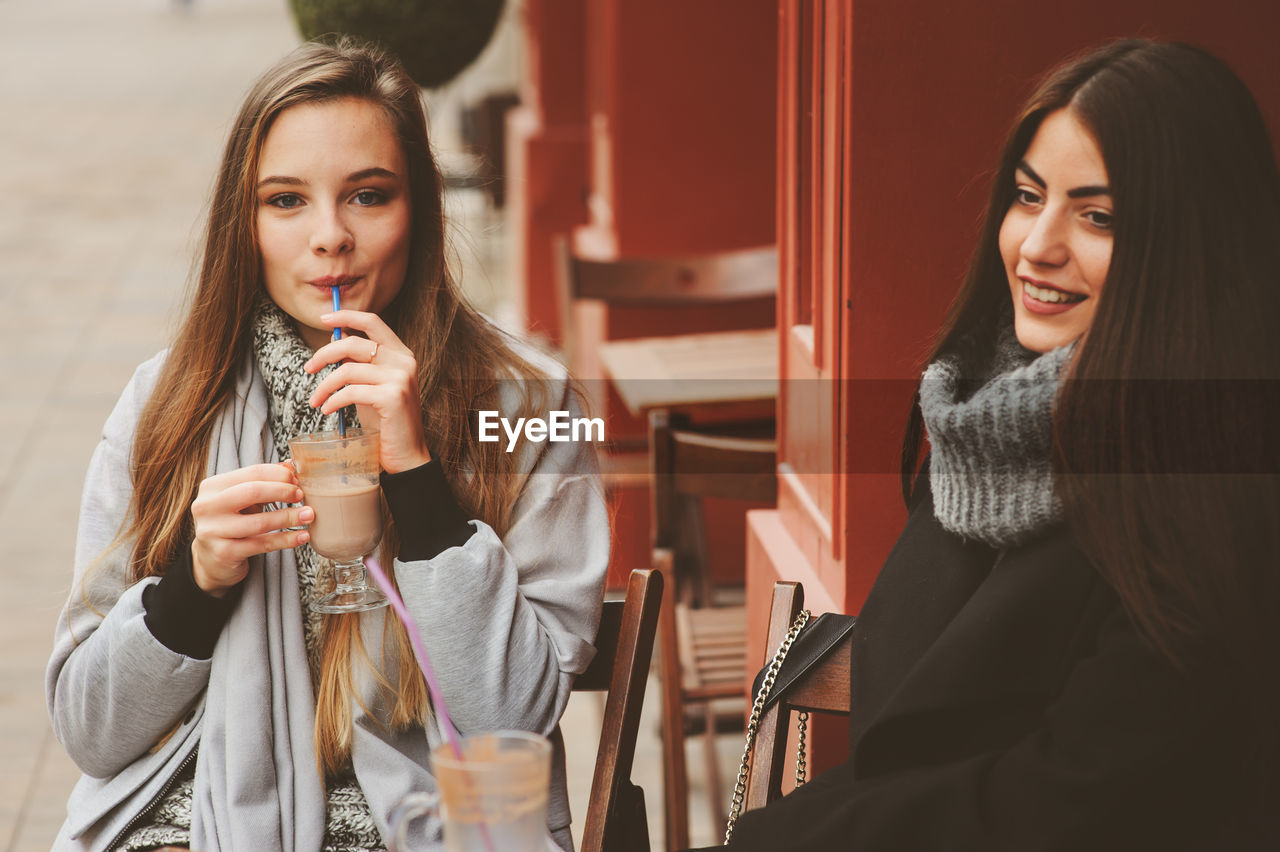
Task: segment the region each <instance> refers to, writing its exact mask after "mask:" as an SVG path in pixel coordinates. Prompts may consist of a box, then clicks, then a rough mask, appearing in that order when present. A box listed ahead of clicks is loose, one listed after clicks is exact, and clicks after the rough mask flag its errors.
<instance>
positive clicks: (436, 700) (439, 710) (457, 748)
mask: <svg viewBox="0 0 1280 852" xmlns="http://www.w3.org/2000/svg"><path fill="white" fill-rule="evenodd" d="M334 292H335V293H336V292H337V289H336V288H335V290H334ZM364 565H365V567H366V568H368V569H369V573H370V574H371V575H372V576H373V582H374V583H376V584H377V586H378V588H379V589H381V590H382V593H383V594H384V595H386V596H387V601H388V602H389V603H390V604H391V608H392V609H393V610H395V613H396V615H397V616H398V617H399V619H400V621H401V623H403V624H404V628H405V632H406V633H408V634H409V644H410V645H412V646H413V650H414V652H415V653H416V654H417V655H418V668H420V669H422V676H423V677H424V678H426V680H427V691H428V692H430V693H431V703H432V704H433V705H435V709H436V714H437V717H438V718H439V721H440V727H441V728H443V729H444V736H445V739H446V740H448V741H449V747H450V748H451V749H452V750H453V756H454V757H456V758H457V759H458V760H465V758H464V757H463V756H462V741H461V740H460V739H458V731H457V729H456V728H454V727H453V720H452V719H450V718H449V711H448V709H446V708H445V706H444V695H443V694H442V693H441V692H440V684H439V683H438V682H437V681H436V673H435V670H434V669H432V668H431V658H430V657H428V656H427V649H426V647H425V646H423V644H422V637H421V636H420V635H419V634H418V625H417V624H416V623H414V620H413V616H412V615H410V614H409V608H408V607H406V606H405V605H404V600H403V599H402V598H401V597H400V593H399V592H397V591H396V587H395V586H393V585H391V581H390V580H388V579H387V575H386V574H384V573H383V571H382V566H380V565H379V564H378V560H376V559H374V558H373V557H372V556H368V557H365V560H364ZM480 832H481V835H482V836H483V838H484V845H485V848H486V849H488V850H489V852H494V846H493V838H491V837H490V836H489V826H488V825H487V824H486V823H481V824H480Z"/></svg>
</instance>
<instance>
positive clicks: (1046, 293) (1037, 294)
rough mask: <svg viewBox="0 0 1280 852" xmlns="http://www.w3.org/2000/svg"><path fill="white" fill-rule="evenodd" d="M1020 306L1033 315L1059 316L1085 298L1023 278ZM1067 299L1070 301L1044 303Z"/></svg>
mask: <svg viewBox="0 0 1280 852" xmlns="http://www.w3.org/2000/svg"><path fill="white" fill-rule="evenodd" d="M1021 281H1022V306H1023V307H1024V308H1026V309H1027V310H1028V311H1030V312H1031V313H1033V314H1042V315H1047V314H1061V313H1065V312H1066V311H1069V310H1071V309H1072V308H1074V307H1075V306H1076V305H1078V304H1080V303H1081V302H1083V301H1084V300H1085V298H1086V297H1085V296H1080V295H1078V294H1075V293H1068V292H1067V291H1066V290H1061V289H1059V288H1057V287H1053V286H1050V285H1044V284H1037V283H1034V282H1031V281H1028V280H1027V279H1025V278H1023V279H1021ZM1063 297H1069V298H1070V301H1061V302H1057V301H1045V300H1046V299H1053V298H1063Z"/></svg>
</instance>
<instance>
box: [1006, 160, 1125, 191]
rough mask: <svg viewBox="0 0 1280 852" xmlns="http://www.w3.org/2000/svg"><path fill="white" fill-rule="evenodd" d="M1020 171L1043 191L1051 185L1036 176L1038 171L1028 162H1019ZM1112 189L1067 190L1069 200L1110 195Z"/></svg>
mask: <svg viewBox="0 0 1280 852" xmlns="http://www.w3.org/2000/svg"><path fill="white" fill-rule="evenodd" d="M1018 171H1020V172H1022V173H1024V174H1025V175H1026V176H1027V177H1029V178H1031V181H1032V183H1034V184H1035V185H1036V186H1038V187H1040V188H1041V189H1048V188H1049V184H1048V183H1047V182H1046V181H1045V179H1044V178H1042V177H1040V175H1038V174H1036V170H1035V169H1033V168H1031V166H1029V165H1027V161H1026V160H1019V161H1018ZM1110 194H1111V187H1109V186H1104V185H1102V184H1091V185H1089V186H1077V187H1076V188H1075V189H1068V190H1067V198H1091V197H1093V196H1095V195H1110Z"/></svg>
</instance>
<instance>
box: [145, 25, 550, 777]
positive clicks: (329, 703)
mask: <svg viewBox="0 0 1280 852" xmlns="http://www.w3.org/2000/svg"><path fill="white" fill-rule="evenodd" d="M339 97H358V98H362V99H365V100H367V101H369V102H371V103H373V104H376V105H378V106H379V107H381V108H382V109H383V110H385V111H386V114H387V115H388V116H389V117H390V118H391V120H392V124H393V126H394V127H395V130H396V134H397V136H398V137H399V139H400V143H401V145H402V147H403V149H404V153H405V158H406V161H407V163H408V170H409V185H410V193H411V201H412V210H413V220H412V225H411V229H412V233H411V246H410V254H409V263H408V270H407V272H406V275H405V282H404V285H403V286H402V287H401V289H400V292H399V293H398V294H397V296H396V298H395V299H394V300H393V301H392V303H391V304H390V305H389V306H388V307H387V309H386V310H385V311H384V312H383V319H384V320H386V322H387V323H388V324H389V325H390V326H391V328H392V329H393V330H394V331H395V332H396V334H397V335H398V336H399V337H400V339H401V340H402V341H404V343H405V344H406V345H407V346H408V347H409V348H410V349H411V350H412V351H413V354H414V356H415V358H416V359H417V364H418V391H419V398H420V399H421V400H422V420H423V425H424V428H425V430H426V435H427V440H428V443H429V445H430V447H431V452H432V455H433V456H434V457H435V458H438V459H440V460H441V463H442V465H443V467H444V470H445V472H446V475H447V476H448V477H449V479H450V484H451V485H452V486H453V491H454V493H455V494H456V495H457V497H458V499H459V501H460V503H461V504H462V506H463V508H464V509H465V510H466V511H467V512H468V515H469V516H470V517H473V518H478V519H480V520H483V521H485V522H486V523H487V524H489V525H490V526H491V527H493V528H494V530H495V531H496V532H497V533H498V534H499V535H502V534H503V533H504V532H505V530H506V528H507V525H508V522H509V516H510V512H511V507H512V504H513V503H514V502H515V498H516V496H517V494H518V493H519V490H520V488H521V487H522V484H523V478H522V477H521V476H519V475H517V472H516V471H515V469H514V465H513V462H512V457H511V456H510V455H508V454H507V453H506V452H503V451H502V450H501V449H500V444H497V443H480V442H479V441H478V436H477V433H476V430H475V429H474V428H473V425H472V423H471V419H472V415H471V412H472V411H473V410H475V409H484V408H490V409H496V408H498V407H499V405H498V381H499V379H503V378H509V379H516V378H520V379H526V381H523V382H521V383H520V385H521V387H522V388H523V394H524V398H523V400H522V406H521V407H522V408H523V409H525V410H528V411H531V410H533V409H535V408H539V407H541V406H542V405H543V403H544V402H545V400H542V399H537V398H536V397H538V396H539V395H540V391H539V389H540V388H541V387H542V383H541V382H540V381H538V380H539V379H541V378H545V376H544V374H543V373H542V372H541V371H539V370H538V369H536V368H535V367H534V366H533V365H531V364H530V363H528V362H527V361H526V360H524V359H522V358H520V357H519V356H518V355H516V354H515V353H514V352H513V351H512V350H511V348H510V347H509V346H508V345H507V343H506V340H505V338H504V336H503V335H502V333H501V332H499V331H498V330H496V329H495V328H494V327H493V326H491V325H490V324H489V323H488V322H487V321H485V320H484V318H483V317H481V316H479V315H478V314H477V313H476V312H475V311H474V310H472V309H471V308H470V307H468V305H467V304H466V303H465V302H464V301H463V299H462V298H461V297H460V295H459V292H458V290H457V287H456V285H455V283H454V282H453V280H452V279H451V277H450V275H449V272H448V269H447V268H446V264H445V259H444V246H445V227H444V213H443V199H442V195H441V186H442V183H441V178H440V172H439V169H438V168H437V166H436V163H435V160H434V158H433V157H432V154H431V148H430V144H429V142H428V139H427V129H426V120H425V116H424V114H423V109H422V100H421V92H420V91H419V89H418V87H417V85H416V84H415V83H414V82H413V81H412V80H411V79H410V77H409V76H408V74H406V73H405V71H404V69H403V68H402V67H401V65H400V63H399V62H398V61H397V60H395V59H394V58H392V57H391V56H389V55H388V54H387V53H385V52H384V51H382V50H381V49H378V48H375V47H372V46H369V45H365V44H361V43H358V42H355V41H353V40H350V39H346V38H343V39H340V40H337V41H334V42H331V43H322V42H310V43H307V44H304V45H302V46H301V47H299V48H298V49H297V50H295V51H294V52H293V53H291V54H290V55H289V56H287V57H286V58H285V59H284V60H282V61H281V62H280V63H279V64H277V65H276V66H275V67H274V68H272V69H271V70H269V71H268V72H267V73H266V74H264V75H263V76H262V78H261V79H260V80H259V81H258V82H257V84H256V85H255V86H254V87H253V89H252V90H251V91H250V92H249V94H248V96H247V97H246V99H245V102H244V105H243V106H242V108H241V110H240V113H239V115H238V116H237V118H236V121H235V125H234V126H233V128H232V130H231V137H230V139H229V140H228V142H227V147H226V150H225V152H224V154H223V157H222V164H221V167H220V169H219V172H218V177H217V183H216V186H215V189H214V196H213V201H212V204H211V207H210V211H209V220H208V226H207V231H206V234H205V239H204V248H203V254H202V258H201V261H200V269H199V273H198V277H197V279H196V285H195V292H194V296H193V298H192V301H191V305H190V307H189V309H188V311H187V313H186V316H185V318H184V320H183V322H182V324H181V326H180V327H179V330H178V333H177V338H176V340H175V341H174V342H173V345H172V347H171V349H170V352H169V356H168V358H167V359H166V362H165V365H164V369H163V371H162V372H161V374H160V377H159V380H158V382H157V384H156V388H155V391H154V392H153V393H152V395H151V398H150V400H149V401H148V403H147V405H146V408H145V409H144V410H143V412H142V415H141V418H140V419H139V422H138V427H137V433H136V435H135V436H134V443H133V467H132V471H131V475H132V479H133V494H132V497H131V502H130V511H129V514H128V518H129V521H128V523H127V525H126V527H125V529H123V530H122V531H121V535H120V540H127V541H132V542H134V544H133V560H132V566H131V575H132V576H131V579H132V580H133V581H135V582H136V581H137V580H140V579H142V578H144V577H149V576H155V575H158V574H163V573H164V571H165V570H166V568H167V567H168V566H169V565H171V564H173V563H174V562H175V561H176V559H177V556H178V554H179V552H180V551H179V548H182V547H185V546H187V545H188V544H189V543H190V541H191V538H192V535H193V527H192V521H191V515H190V512H189V508H190V506H191V502H192V501H193V500H194V499H195V496H196V491H197V488H198V487H199V484H200V481H201V480H202V479H203V478H204V476H205V472H206V466H207V463H208V456H209V446H210V440H211V438H212V434H213V429H214V425H215V423H216V422H217V421H218V417H219V414H220V413H221V412H222V410H223V408H224V406H225V405H226V404H227V403H228V401H229V400H230V399H231V397H232V394H233V393H234V390H235V382H236V373H237V371H238V368H239V367H240V365H242V364H243V363H244V361H245V359H247V358H250V357H252V355H251V351H250V347H251V343H250V341H251V329H252V322H253V311H254V305H255V303H256V301H257V300H258V299H259V298H260V296H261V294H262V293H263V292H264V288H263V286H262V284H261V276H260V263H259V255H258V248H257V237H256V233H255V230H256V225H255V222H256V220H255V203H256V195H255V189H254V185H255V183H256V180H257V172H258V163H259V158H260V154H261V150H262V145H263V142H264V140H265V139H266V136H267V133H268V132H269V131H270V129H271V126H272V122H273V121H274V120H275V119H276V117H277V116H279V115H280V113H282V112H283V111H284V110H286V109H288V108H290V107H292V106H296V105H298V104H304V103H315V102H319V101H325V100H329V99H333V98H339ZM276 437H277V439H279V438H280V437H281V436H276ZM388 533H389V534H388V535H387V536H386V537H384V542H386V543H387V545H386V546H385V548H384V549H386V550H387V552H390V553H394V552H395V549H394V548H395V542H396V536H395V535H394V530H389V531H388ZM358 624H359V620H358V616H355V615H340V616H329V617H327V619H326V623H325V632H324V638H323V648H322V653H321V671H320V683H319V688H318V690H317V704H316V733H315V744H316V755H317V758H318V760H319V764H320V766H321V767H322V768H323V769H324V770H326V771H329V772H333V771H337V770H339V769H340V768H342V767H343V766H344V765H345V764H346V763H347V761H348V760H349V758H350V753H351V731H352V716H351V702H352V700H355V701H357V702H360V701H361V699H360V696H359V691H358V690H357V689H356V687H355V678H354V667H355V665H356V664H357V662H359V663H362V664H365V665H368V666H370V668H372V670H373V672H374V674H375V676H376V678H377V679H378V681H379V683H380V684H381V685H382V687H383V688H384V689H386V690H387V691H388V692H389V694H390V695H391V696H392V701H391V702H390V706H391V708H392V710H391V718H390V720H389V722H390V724H391V725H392V726H393V727H396V728H402V727H406V726H408V725H411V724H414V723H424V722H426V720H427V718H428V717H429V715H430V703H429V701H428V698H427V693H426V689H425V685H424V684H423V681H422V677H421V675H420V674H419V673H418V671H417V669H416V664H415V661H414V657H413V654H412V652H411V650H410V648H409V643H408V636H407V634H406V633H405V630H404V628H403V626H401V625H400V623H399V621H397V620H396V619H395V618H393V617H388V618H387V619H386V622H385V625H384V631H383V632H384V642H385V643H386V646H387V648H388V651H389V652H390V655H391V656H392V657H393V658H394V659H396V660H398V663H397V666H398V669H397V671H396V672H394V673H393V674H392V676H391V677H388V676H386V675H385V674H384V673H383V672H382V671H381V670H380V667H379V666H377V665H375V664H374V663H373V662H372V661H371V659H370V656H369V654H368V652H367V650H366V649H365V647H364V644H363V642H362V640H361V637H360V631H359V629H358ZM385 658H386V655H382V654H380V655H378V659H385ZM362 706H363V704H362ZM366 709H367V708H366Z"/></svg>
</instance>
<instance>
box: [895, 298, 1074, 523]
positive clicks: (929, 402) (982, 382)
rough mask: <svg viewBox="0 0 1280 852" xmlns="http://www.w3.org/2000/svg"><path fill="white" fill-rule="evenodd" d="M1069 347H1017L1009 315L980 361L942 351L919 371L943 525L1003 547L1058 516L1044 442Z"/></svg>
mask: <svg viewBox="0 0 1280 852" xmlns="http://www.w3.org/2000/svg"><path fill="white" fill-rule="evenodd" d="M1074 351H1075V344H1074V343H1073V344H1070V345H1067V346H1063V347H1060V348H1058V349H1054V350H1053V351H1051V352H1047V353H1045V354H1043V355H1036V354H1035V353H1034V352H1031V351H1030V350H1027V349H1023V348H1022V346H1021V345H1019V344H1018V340H1017V337H1016V335H1015V334H1014V330H1013V324H1012V318H1010V321H1009V323H1008V324H1007V325H1005V326H1004V327H1003V328H1002V329H1001V331H1000V334H999V336H998V338H997V340H996V342H995V346H994V347H993V348H992V349H991V350H990V353H989V354H988V355H986V356H985V358H983V359H979V360H985V361H986V362H987V363H986V364H981V363H971V362H966V361H965V359H964V358H962V357H961V356H958V355H949V356H943V357H941V358H939V359H938V360H937V361H934V362H933V363H932V364H930V365H929V367H928V368H927V369H926V370H925V373H924V378H923V379H922V380H921V383H920V410H921V412H922V414H923V415H924V423H925V428H926V430H927V431H928V435H929V443H930V446H931V454H930V460H929V484H930V486H931V488H932V490H933V500H934V506H933V511H934V515H935V516H936V517H937V518H938V521H939V523H941V524H942V526H943V527H944V528H945V529H947V530H949V531H951V532H953V533H955V534H957V535H959V536H961V537H963V538H965V539H970V540H977V541H981V542H985V543H986V544H989V545H991V546H993V547H998V548H1004V547H1011V546H1014V545H1018V544H1021V543H1023V542H1025V541H1027V540H1029V539H1031V538H1033V537H1034V536H1035V535H1036V534H1037V533H1039V532H1041V531H1043V530H1045V529H1047V528H1049V527H1051V526H1054V525H1055V524H1057V523H1059V522H1060V521H1061V520H1062V517H1063V514H1062V502H1061V500H1060V499H1059V498H1058V495H1057V493H1056V492H1055V490H1054V481H1053V472H1052V470H1051V468H1050V461H1049V451H1050V444H1051V441H1052V436H1053V421H1052V415H1053V400H1054V396H1055V394H1056V393H1057V389H1058V383H1059V379H1060V377H1061V375H1062V372H1063V369H1064V368H1065V367H1066V365H1067V363H1068V362H1069V361H1070V359H1071V354H1072V353H1073V352H1074ZM975 386H977V389H976V390H974V391H973V392H972V393H971V394H970V393H966V391H968V390H971V389H972V388H974V387H975Z"/></svg>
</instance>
